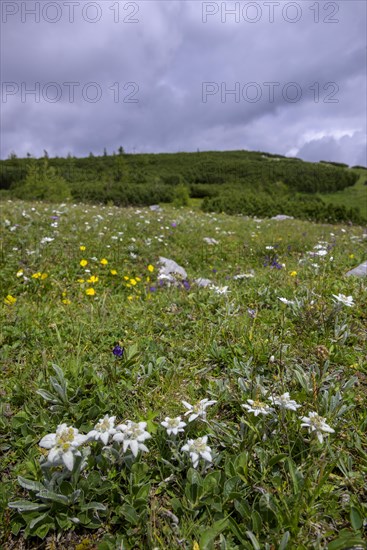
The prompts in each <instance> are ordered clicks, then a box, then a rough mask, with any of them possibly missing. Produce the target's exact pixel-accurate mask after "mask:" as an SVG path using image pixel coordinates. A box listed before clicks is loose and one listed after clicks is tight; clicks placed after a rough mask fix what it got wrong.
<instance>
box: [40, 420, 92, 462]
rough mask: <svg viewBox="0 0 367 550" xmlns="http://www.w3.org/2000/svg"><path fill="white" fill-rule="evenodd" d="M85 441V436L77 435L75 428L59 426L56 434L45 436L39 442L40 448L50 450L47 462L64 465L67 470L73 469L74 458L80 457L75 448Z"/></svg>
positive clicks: (64, 425) (65, 425)
mask: <svg viewBox="0 0 367 550" xmlns="http://www.w3.org/2000/svg"><path fill="white" fill-rule="evenodd" d="M86 440H87V437H86V436H85V435H81V434H79V431H78V430H77V429H76V428H72V427H71V426H67V424H60V426H58V427H57V430H56V433H52V434H48V435H45V437H43V438H42V439H41V441H40V442H39V446H40V447H44V448H45V449H50V452H49V453H48V461H49V462H50V463H51V464H55V465H57V464H61V463H64V464H65V466H66V467H67V468H68V470H72V469H73V467H74V457H75V456H80V452H79V451H78V450H77V447H79V446H80V445H83V443H85V442H86Z"/></svg>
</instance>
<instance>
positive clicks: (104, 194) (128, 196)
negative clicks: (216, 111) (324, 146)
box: [0, 147, 367, 223]
mask: <svg viewBox="0 0 367 550" xmlns="http://www.w3.org/2000/svg"><path fill="white" fill-rule="evenodd" d="M360 170H363V167H355V168H354V169H349V168H348V167H347V165H345V164H342V163H336V162H326V161H321V162H320V163H309V162H304V161H302V160H300V159H295V158H287V157H283V156H281V155H273V154H270V153H262V152H248V151H226V152H197V153H174V154H138V155H137V154H125V153H124V151H123V148H122V147H121V148H120V149H119V153H118V154H114V155H107V154H104V155H103V156H100V157H96V156H93V155H92V154H91V155H90V156H89V157H86V158H75V157H71V156H68V157H67V158H48V155H47V153H46V152H45V156H44V157H43V158H41V159H34V158H31V157H28V158H24V159H18V158H17V157H16V155H15V154H12V155H11V158H9V159H8V160H4V161H0V193H1V197H2V198H6V197H8V198H12V197H14V198H20V199H27V200H30V199H41V200H48V201H58V200H67V199H71V200H73V201H82V202H91V203H102V204H114V205H117V206H135V205H139V206H140V205H151V204H156V203H159V202H164V203H169V202H172V203H174V204H176V205H177V206H181V205H185V204H187V203H188V200H189V199H190V198H198V199H203V201H202V209H203V210H205V211H218V212H222V211H223V212H227V213H230V214H245V215H253V216H262V217H267V216H273V215H276V214H288V215H293V216H295V217H298V218H301V219H309V220H315V221H326V222H338V221H352V222H353V223H363V222H364V221H365V220H366V216H367V214H366V213H365V212H364V211H362V212H361V211H360V210H359V209H358V208H356V207H355V205H354V203H353V204H350V203H348V201H345V200H344V198H341V200H340V197H344V193H347V192H348V191H346V190H348V188H351V187H353V186H355V185H356V183H357V181H358V180H359V178H360V175H361V172H360ZM362 173H364V172H362ZM363 191H364V190H363ZM358 193H359V191H358ZM328 194H330V197H331V195H333V196H334V194H336V195H337V198H336V199H335V198H333V197H331V199H330V200H329V199H328ZM356 196H357V195H356ZM358 197H359V194H358ZM357 204H360V202H357Z"/></svg>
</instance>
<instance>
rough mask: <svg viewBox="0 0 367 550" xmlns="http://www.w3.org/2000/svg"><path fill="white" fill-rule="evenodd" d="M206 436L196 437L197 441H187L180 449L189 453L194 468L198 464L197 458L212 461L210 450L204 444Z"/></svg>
mask: <svg viewBox="0 0 367 550" xmlns="http://www.w3.org/2000/svg"><path fill="white" fill-rule="evenodd" d="M207 441H208V436H207V435H204V437H198V438H197V439H189V440H188V442H187V443H186V445H184V446H183V447H181V450H182V451H184V452H186V453H189V454H190V458H191V460H192V465H193V467H194V468H196V467H197V465H198V464H199V458H200V457H201V458H203V459H204V460H206V461H207V462H211V461H212V455H211V452H212V451H211V448H210V447H209V446H208V445H207V444H206V442H207Z"/></svg>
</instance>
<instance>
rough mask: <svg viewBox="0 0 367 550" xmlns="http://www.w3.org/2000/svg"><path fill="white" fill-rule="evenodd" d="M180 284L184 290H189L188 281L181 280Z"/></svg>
mask: <svg viewBox="0 0 367 550" xmlns="http://www.w3.org/2000/svg"><path fill="white" fill-rule="evenodd" d="M182 285H183V286H184V288H185V289H186V290H190V283H189V281H182Z"/></svg>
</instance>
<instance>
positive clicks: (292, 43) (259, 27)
mask: <svg viewBox="0 0 367 550" xmlns="http://www.w3.org/2000/svg"><path fill="white" fill-rule="evenodd" d="M47 3H48V4H49V5H51V4H56V2H47V0H44V2H43V3H41V5H42V6H43V7H44V6H45V5H46V4H47ZM4 4H7V5H9V4H16V5H17V6H18V8H19V13H17V14H15V15H9V16H8V18H7V20H5V17H4V12H3V19H2V23H1V26H2V29H1V30H2V39H1V42H2V43H1V46H2V59H1V61H2V81H3V88H2V92H4V90H5V88H4V86H6V83H9V82H14V83H15V84H16V85H17V86H19V92H18V93H16V94H15V95H13V96H10V95H9V96H8V97H7V100H6V102H5V98H4V93H2V98H1V104H0V107H1V111H2V113H1V114H2V130H1V155H2V158H4V157H6V156H7V155H8V154H9V153H10V152H11V151H15V152H16V153H17V154H18V155H20V156H24V155H25V154H26V152H27V151H29V152H31V153H33V154H35V155H36V156H40V155H42V153H43V149H47V150H48V152H49V153H50V154H51V155H65V154H67V153H68V152H71V153H72V154H75V155H86V154H88V153H89V151H93V152H94V153H95V154H100V153H101V152H102V150H103V148H104V147H105V146H106V147H107V149H108V150H109V151H112V150H116V149H117V147H118V146H119V145H120V144H122V145H123V146H124V147H125V149H126V150H127V151H132V150H136V151H137V152H150V151H151V152H160V151H162V152H163V151H169V152H173V151H196V150H197V148H199V149H200V150H205V149H211V150H213V149H221V150H226V149H253V150H262V151H270V152H278V153H281V154H294V155H296V156H300V157H301V158H305V159H306V160H321V159H326V160H334V161H341V162H347V163H348V164H365V163H366V158H365V133H366V103H365V97H366V74H365V65H366V28H365V20H366V4H365V3H364V2H359V1H358V0H350V1H348V2H320V3H319V12H320V13H319V22H316V21H315V16H316V14H315V11H314V10H315V2H311V1H308V0H302V1H298V2H285V1H282V2H279V6H278V5H277V4H278V3H275V4H274V22H273V23H271V22H270V21H269V9H270V8H269V7H268V6H267V3H264V2H260V1H258V2H250V3H249V2H210V3H208V2H207V3H203V2H199V1H198V0H195V1H186V0H176V1H172V2H164V1H158V0H157V1H156V0H151V1H144V2H122V1H121V2H119V7H120V14H119V21H118V22H114V16H116V11H115V12H114V11H113V10H116V6H117V2H112V1H109V0H105V1H103V2H102V1H100V2H90V3H89V4H91V7H90V9H89V11H88V12H87V14H89V17H93V16H94V14H95V13H96V7H97V8H98V9H99V12H100V15H101V19H100V21H98V22H96V23H90V22H87V21H85V20H83V18H82V16H81V12H82V8H83V6H84V7H85V4H86V3H85V2H84V3H82V2H79V6H76V8H75V20H74V22H72V23H70V22H69V20H68V10H69V6H70V2H67V1H61V0H60V1H58V2H57V4H58V5H59V11H60V10H61V12H60V13H62V17H61V19H60V21H58V22H56V23H53V24H52V23H49V22H47V21H44V18H42V12H41V18H40V19H41V20H40V22H39V23H35V22H34V21H33V19H34V18H33V17H32V16H25V22H22V21H21V17H20V16H21V11H22V5H23V4H26V5H27V7H28V8H29V7H30V6H32V5H35V4H36V2H32V1H30V0H28V1H27V2H20V1H19V2H5V1H4V0H3V6H2V7H3V9H4ZM93 4H94V6H95V7H94V8H93ZM206 6H207V9H208V10H216V9H217V8H218V13H216V14H214V15H208V17H207V22H206V23H204V22H203V20H202V14H203V9H204V10H205V7H206ZM221 6H224V7H227V8H228V9H231V8H233V7H235V6H239V7H240V10H241V11H240V19H239V21H238V22H236V21H235V16H234V15H229V14H227V15H226V14H225V13H224V12H223V11H222V13H221ZM246 6H247V8H246ZM111 8H112V9H111ZM296 8H297V9H298V11H299V12H300V13H301V16H300V18H299V21H297V22H294V23H291V22H289V21H286V20H284V17H287V18H288V19H292V18H293V19H294V18H295V16H296V15H297V12H296ZM7 9H12V8H11V7H10V8H7ZM245 9H247V12H243V11H242V10H245ZM133 11H135V12H136V13H135V14H134V15H131V14H132V12H133ZM333 11H335V13H334V14H333ZM46 13H47V14H48V17H49V18H51V17H54V14H55V13H56V11H55V7H53V8H52V6H51V7H49V9H48V11H47V12H46ZM243 13H245V14H246V13H247V16H248V18H250V19H251V18H254V17H255V16H256V15H258V16H259V15H260V18H259V21H257V22H255V23H250V22H248V21H246V20H245V19H244V18H243V16H242V14H243ZM129 14H130V15H129ZM129 17H130V18H135V19H137V20H138V22H136V23H129V22H127V21H125V22H124V21H123V18H125V19H126V18H127V19H129ZM332 17H333V18H334V19H338V20H339V22H334V23H328V22H327V18H329V19H330V18H332ZM221 18H223V22H222V20H221ZM325 18H326V19H325ZM36 82H39V83H40V88H41V92H42V90H43V92H44V93H43V95H42V93H41V94H40V97H39V100H40V101H39V103H37V102H36V101H35V98H34V96H33V97H32V95H30V94H28V95H26V96H25V98H23V99H25V101H24V102H22V101H21V99H22V97H21V88H22V83H23V88H24V87H25V86H26V87H27V89H31V88H32V87H33V88H34V86H35V83H36ZM50 82H55V83H57V84H58V86H59V91H60V90H61V97H60V100H59V101H57V102H52V101H51V102H50V101H47V99H50V98H51V99H52V94H54V93H55V91H56V88H52V87H49V88H48V89H47V88H44V85H45V84H47V83H50ZM67 82H78V83H80V85H79V86H76V87H75V98H74V102H73V103H72V102H71V101H70V97H69V88H68V86H66V85H64V83H67ZM90 82H95V83H97V85H98V90H97V91H99V92H100V95H101V97H100V100H99V101H97V102H95V103H93V102H91V99H92V98H93V93H95V92H96V88H95V87H93V86H89V87H85V86H86V84H88V83H90ZM129 82H134V83H136V84H135V89H137V86H138V91H137V92H136V94H135V95H132V92H133V90H134V87H133V86H132V85H130V86H129V87H127V88H126V89H124V86H125V87H126V84H127V83H129ZM205 82H207V83H213V84H212V87H211V89H212V90H213V93H212V95H207V98H206V99H207V101H206V102H203V97H202V92H203V89H204V90H205V84H203V83H205ZM251 82H252V83H256V86H255V85H252V86H249V85H248V83H251ZM270 82H273V83H278V85H275V84H274V88H273V91H274V97H271V95H270V90H271V86H270V84H266V83H270ZM291 83H296V85H297V88H296V87H295V86H294V85H292V84H291ZM330 83H334V84H330ZM117 88H119V102H116V100H117V97H116V94H117ZM83 90H84V91H83ZM231 90H236V94H233V93H232V94H231V93H230V91H231ZM23 91H25V90H23ZM47 92H48V94H49V95H48V96H47V95H46V94H47ZM214 92H215V93H214ZM256 93H257V94H258V95H259V97H258V101H256V102H254V101H252V99H253V98H254V94H256ZM296 93H301V97H300V98H299V100H298V101H296V102H292V98H294V97H295V94H296ZM88 94H89V95H88ZM129 94H130V95H129ZM287 94H288V95H287ZM132 99H137V100H138V102H137V103H133V102H129V100H130V101H131V100H132Z"/></svg>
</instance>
